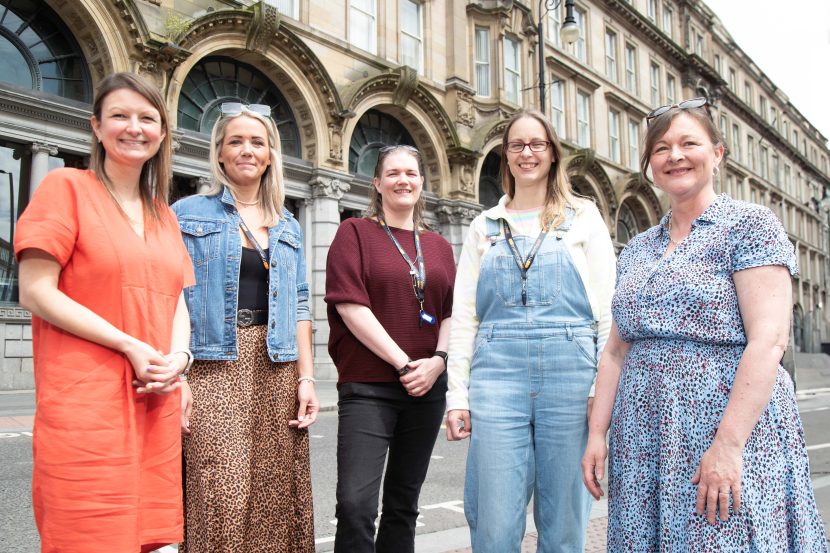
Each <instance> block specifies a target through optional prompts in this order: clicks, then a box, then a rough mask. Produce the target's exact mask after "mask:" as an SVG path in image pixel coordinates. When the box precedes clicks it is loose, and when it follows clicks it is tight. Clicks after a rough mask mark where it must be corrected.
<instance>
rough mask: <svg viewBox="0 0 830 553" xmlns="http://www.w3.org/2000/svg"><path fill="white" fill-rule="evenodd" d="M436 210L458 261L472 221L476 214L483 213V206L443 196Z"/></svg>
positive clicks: (442, 228)
mask: <svg viewBox="0 0 830 553" xmlns="http://www.w3.org/2000/svg"><path fill="white" fill-rule="evenodd" d="M435 211H436V214H437V215H438V222H439V224H440V225H441V235H442V236H443V237H444V238H446V239H447V242H449V243H450V245H451V246H452V251H453V253H454V254H455V260H456V262H457V261H458V256H459V255H461V246H463V245H464V239H465V238H467V231H468V229H469V228H470V223H472V222H473V219H475V217H476V215H478V214H479V213H481V206H480V205H479V204H477V203H473V202H468V201H464V200H447V199H443V198H442V199H440V200H438V207H437V208H436V210H435Z"/></svg>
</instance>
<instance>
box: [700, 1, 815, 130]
mask: <svg viewBox="0 0 830 553" xmlns="http://www.w3.org/2000/svg"><path fill="white" fill-rule="evenodd" d="M704 2H705V3H706V5H708V6H709V7H710V8H712V11H714V12H715V13H716V14H717V16H718V18H719V19H720V20H721V22H722V23H723V24H724V26H725V27H726V29H727V31H729V34H730V35H732V38H733V39H734V40H735V42H736V43H737V44H738V46H739V47H740V48H741V50H743V51H744V52H745V53H746V54H747V55H748V56H749V57H750V58H751V59H752V61H754V62H755V64H756V65H757V66H758V67H759V68H760V69H761V71H763V72H764V73H766V75H767V76H768V77H769V78H770V79H771V80H772V82H773V83H775V84H776V85H777V86H778V87H779V88H780V89H781V90H783V91H784V93H785V94H786V95H787V96H788V97H789V99H790V103H792V104H793V105H794V106H795V107H796V109H798V111H800V112H801V114H802V115H804V117H806V118H807V120H808V121H810V123H812V124H813V126H814V127H816V128H817V129H818V130H819V131H820V132H821V133H822V134H823V135H824V136H825V137H827V138H828V139H830V0H704Z"/></svg>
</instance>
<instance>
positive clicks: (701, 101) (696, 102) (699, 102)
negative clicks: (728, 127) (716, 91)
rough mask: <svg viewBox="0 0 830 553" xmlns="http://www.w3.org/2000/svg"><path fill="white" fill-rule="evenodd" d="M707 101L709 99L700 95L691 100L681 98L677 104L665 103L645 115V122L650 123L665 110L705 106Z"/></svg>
mask: <svg viewBox="0 0 830 553" xmlns="http://www.w3.org/2000/svg"><path fill="white" fill-rule="evenodd" d="M708 103H709V101H708V100H707V99H706V98H704V97H702V96H700V97H698V98H692V99H691V100H683V101H682V102H680V103H679V104H668V105H665V106H660V107H659V108H657V109H655V110H654V111H652V112H650V113H649V114H648V115H646V123H647V124H651V121H652V119H655V118H657V117H660V116H661V115H663V114H664V113H666V112H667V111H671V110H672V109H674V108H678V109H695V108H702V107H703V106H705V105H706V104H708Z"/></svg>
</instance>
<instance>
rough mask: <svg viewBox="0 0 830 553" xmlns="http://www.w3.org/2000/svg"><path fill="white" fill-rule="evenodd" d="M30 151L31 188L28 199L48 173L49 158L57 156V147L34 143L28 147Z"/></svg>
mask: <svg viewBox="0 0 830 553" xmlns="http://www.w3.org/2000/svg"><path fill="white" fill-rule="evenodd" d="M30 150H31V151H32V172H31V177H30V182H31V183H32V184H31V187H30V188H29V197H31V195H32V194H34V193H35V189H36V188H37V187H38V185H39V184H40V181H42V180H43V177H45V176H46V173H48V172H49V156H56V155H58V147H57V146H53V145H52V144H45V143H43V142H35V143H33V144H32V145H31V146H30Z"/></svg>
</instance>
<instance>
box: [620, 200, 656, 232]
mask: <svg viewBox="0 0 830 553" xmlns="http://www.w3.org/2000/svg"><path fill="white" fill-rule="evenodd" d="M649 225H650V223H649V219H648V214H647V213H646V210H645V208H644V207H643V205H642V204H641V203H640V202H638V201H636V200H634V199H633V198H631V197H629V198H626V199H625V200H624V201H623V203H622V205H620V208H619V211H618V212H617V242H619V243H620V244H628V242H629V240H631V239H632V238H634V237H635V236H637V235H638V234H639V233H641V232H643V231H644V230H646V229H647V228H648V227H649Z"/></svg>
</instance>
